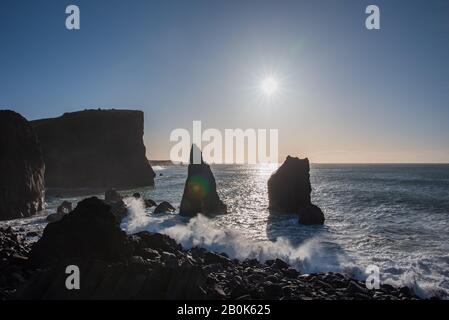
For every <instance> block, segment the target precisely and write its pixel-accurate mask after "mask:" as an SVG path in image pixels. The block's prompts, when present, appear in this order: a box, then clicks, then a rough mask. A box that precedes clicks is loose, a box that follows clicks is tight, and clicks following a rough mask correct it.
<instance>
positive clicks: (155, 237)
mask: <svg viewBox="0 0 449 320" xmlns="http://www.w3.org/2000/svg"><path fill="white" fill-rule="evenodd" d="M134 237H135V242H136V244H135V245H136V246H138V247H139V248H151V249H154V250H157V251H166V252H169V253H175V252H178V251H179V250H182V247H181V245H179V244H178V243H177V242H176V241H175V240H173V239H172V238H170V237H169V236H167V235H163V234H160V233H152V232H147V231H143V232H139V233H137V234H135V235H134Z"/></svg>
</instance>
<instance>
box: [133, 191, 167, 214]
mask: <svg viewBox="0 0 449 320" xmlns="http://www.w3.org/2000/svg"><path fill="white" fill-rule="evenodd" d="M133 197H134V198H136V199H140V198H141V195H140V193H138V192H136V193H134V194H133ZM142 201H143V203H144V204H145V207H146V208H151V207H155V206H157V203H156V202H155V201H153V200H151V199H143V198H142ZM167 203H168V202H167ZM169 205H170V204H169ZM170 206H171V205H170ZM172 208H173V207H172ZM173 211H174V208H173Z"/></svg>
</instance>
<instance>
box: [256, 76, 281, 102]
mask: <svg viewBox="0 0 449 320" xmlns="http://www.w3.org/2000/svg"><path fill="white" fill-rule="evenodd" d="M260 88H261V90H262V92H263V93H264V94H265V95H267V96H269V97H270V96H272V95H274V94H275V93H276V92H277V91H278V90H279V83H278V82H277V80H276V79H275V78H273V77H267V78H265V79H263V81H262V83H261V84H260Z"/></svg>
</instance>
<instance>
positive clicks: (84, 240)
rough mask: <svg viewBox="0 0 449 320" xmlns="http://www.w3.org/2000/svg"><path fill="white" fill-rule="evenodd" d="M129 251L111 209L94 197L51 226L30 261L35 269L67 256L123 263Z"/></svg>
mask: <svg viewBox="0 0 449 320" xmlns="http://www.w3.org/2000/svg"><path fill="white" fill-rule="evenodd" d="M130 252H131V248H130V244H129V242H128V238H127V236H126V234H125V232H123V231H122V230H120V228H119V227H118V226H117V222H116V218H115V217H114V215H113V213H112V211H111V207H110V206H109V205H107V204H106V203H105V202H104V201H102V200H99V199H97V198H95V197H93V198H88V199H85V200H83V201H81V202H79V203H78V205H77V206H76V208H75V210H73V211H72V212H70V213H69V214H67V215H65V216H64V217H63V218H62V219H61V220H59V221H56V222H53V223H50V224H48V225H47V227H46V228H45V230H44V233H43V235H42V238H41V239H39V241H38V242H36V243H35V244H34V246H33V249H32V250H31V253H30V258H31V263H32V264H33V265H34V266H45V265H48V264H51V263H53V262H55V261H58V260H62V259H65V258H68V257H70V258H84V259H100V260H106V261H123V260H126V258H127V256H129V254H130Z"/></svg>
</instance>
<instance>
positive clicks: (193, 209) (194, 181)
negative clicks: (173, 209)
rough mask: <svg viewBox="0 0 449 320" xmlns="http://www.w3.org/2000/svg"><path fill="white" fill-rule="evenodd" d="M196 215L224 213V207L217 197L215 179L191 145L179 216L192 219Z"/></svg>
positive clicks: (196, 149)
mask: <svg viewBox="0 0 449 320" xmlns="http://www.w3.org/2000/svg"><path fill="white" fill-rule="evenodd" d="M194 160H196V161H194ZM198 213H202V214H221V213H226V205H225V204H224V203H223V202H222V201H221V200H220V198H219V196H218V193H217V186H216V183H215V178H214V175H213V174H212V171H211V169H210V166H209V165H208V164H207V163H205V162H204V161H203V155H202V153H201V151H200V150H199V149H198V147H197V146H196V145H192V149H191V150H190V164H189V168H188V176H187V180H186V184H185V187H184V194H183V196H182V201H181V208H180V214H181V215H183V216H188V217H192V216H195V215H196V214H198Z"/></svg>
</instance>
